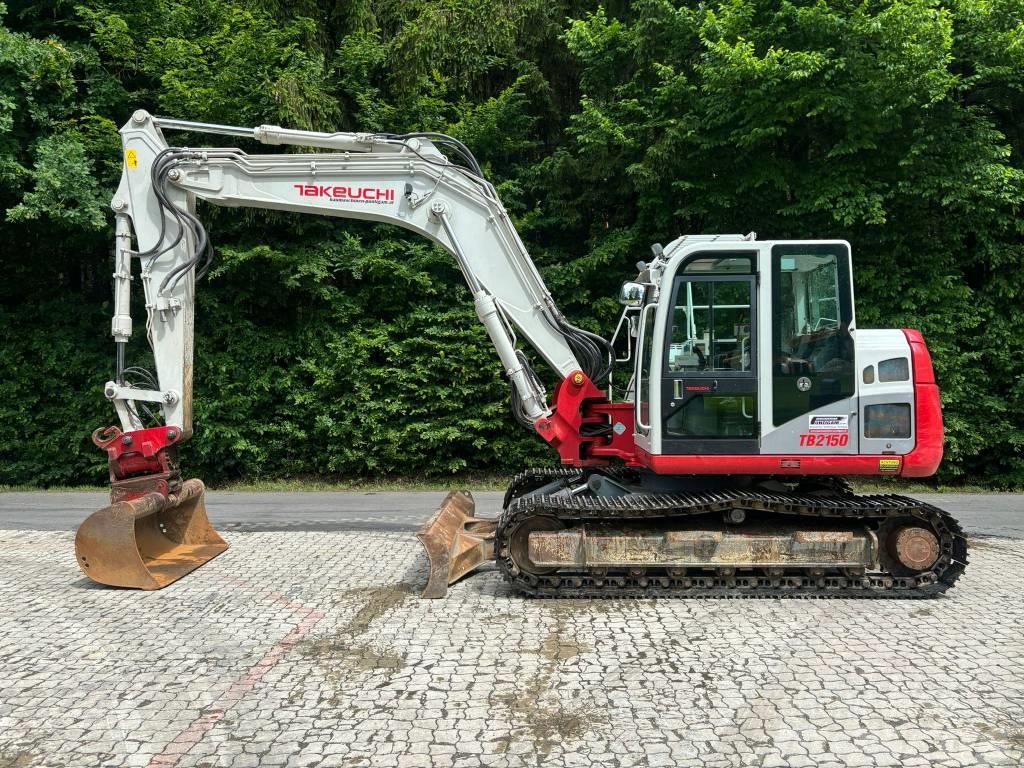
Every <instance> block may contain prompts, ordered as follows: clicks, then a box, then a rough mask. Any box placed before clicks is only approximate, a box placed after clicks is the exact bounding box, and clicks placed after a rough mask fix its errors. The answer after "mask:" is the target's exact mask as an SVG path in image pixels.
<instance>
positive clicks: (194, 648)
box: [0, 530, 1024, 768]
mask: <svg viewBox="0 0 1024 768" xmlns="http://www.w3.org/2000/svg"><path fill="white" fill-rule="evenodd" d="M229 538H230V540H231V544H232V548H231V549H230V550H229V551H228V552H227V553H225V554H224V555H222V556H221V557H219V558H218V559H216V560H214V561H213V562H212V563H210V564H208V565H206V566H204V567H203V568H201V569H199V570H198V571H196V572H195V573H194V574H192V575H191V576H189V577H188V578H186V579H184V580H182V581H181V582H178V583H177V584H175V585H173V586H171V587H169V588H167V589H165V590H163V591H160V592H148V593H147V592H134V591H121V590H112V589H105V588H101V587H97V586H95V585H93V584H92V583H91V582H89V581H87V580H85V579H83V578H82V577H81V576H80V574H79V573H78V569H77V568H76V566H75V562H74V555H73V549H72V538H71V535H70V534H67V533H62V532H40V531H24V530H22V531H5V532H0V766H2V768H11V766H17V767H18V768H25V767H27V766H37V765H40V766H42V765H46V766H140V767H144V766H150V767H152V768H156V767H157V766H161V767H163V768H170V766H181V767H182V768H185V767H186V766H193V767H196V766H238V767H241V766H371V765H372V766H376V765H380V766H433V765H436V766H474V767H475V766H480V765H489V766H535V765H543V766H582V765H609V766H709V767H710V766H722V767H723V768H724V767H725V766H794V767H796V768H799V766H812V765H813V766H955V767H958V766H974V765H1012V766H1017V765H1021V764H1022V763H1024V635H1022V630H1024V601H1022V599H1021V594H1022V592H1024V541H1019V540H1016V541H1015V540H1010V539H974V540H973V544H974V549H973V556H972V563H971V566H970V567H969V568H968V571H967V574H966V575H965V577H964V578H963V579H962V580H961V582H960V585H959V586H958V587H957V588H956V589H955V590H954V591H952V592H951V593H950V594H949V595H948V596H947V597H945V598H942V599H939V600H933V601H926V602H921V601H907V602H899V601H879V602H871V601H859V600H849V601H795V600H794V601H761V600H730V601H725V600H721V601H696V600H675V601H629V602H589V601H586V602H571V601H547V602H545V601H528V600H523V599H520V598H518V597H516V596H514V595H512V594H510V593H509V591H508V590H507V589H506V587H505V585H504V584H503V583H502V582H501V581H500V579H499V578H498V576H497V574H496V572H494V571H493V570H492V571H489V572H485V573H482V574H479V575H477V576H474V577H472V578H470V579H468V580H466V581H463V582H462V583H460V584H458V585H457V586H455V587H454V588H453V589H452V591H451V593H450V596H449V598H448V599H447V600H444V601H424V600H419V599H417V598H416V590H417V589H418V588H419V587H421V586H422V584H423V582H424V580H425V570H426V568H425V566H426V563H425V560H424V558H423V557H422V555H421V554H420V551H419V548H418V545H417V544H416V542H415V541H414V540H413V539H412V537H411V536H410V535H408V534H404V533H344V532H305V533H302V532H294V533H234V534H230V535H229Z"/></svg>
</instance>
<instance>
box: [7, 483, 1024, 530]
mask: <svg viewBox="0 0 1024 768" xmlns="http://www.w3.org/2000/svg"><path fill="white" fill-rule="evenodd" d="M444 496H445V494H444V493H443V492H440V491H415V492H411V491H410V492H380V493H372V492H358V491H334V492H284V491H282V492H266V493H241V492H234V491H210V492H208V493H207V502H206V508H207V513H208V514H209V516H210V519H211V520H212V522H213V524H214V526H215V527H216V528H218V529H219V530H225V531H231V530H235V531H360V530H369V531H415V530H417V529H418V528H419V527H420V525H422V524H423V523H424V522H425V521H426V520H427V519H428V518H429V517H430V515H431V514H433V512H434V510H435V509H437V507H438V505H439V504H440V503H441V501H442V500H443V499H444ZM473 496H474V498H475V499H476V501H477V514H479V515H482V516H494V515H496V514H497V513H498V512H499V511H500V509H501V500H502V496H503V494H502V493H501V492H500V491H482V492H479V493H475V494H473ZM916 498H919V499H920V500H921V501H925V502H928V503H930V504H935V505H936V506H938V507H942V508H943V509H946V510H948V511H949V512H951V513H952V514H953V515H954V516H955V517H956V518H957V519H958V520H960V522H961V523H962V524H963V526H964V528H965V529H966V530H967V532H968V533H970V534H974V535H982V536H1008V537H1012V538H1024V494H1009V493H998V494H997V493H964V494H960V493H942V494H918V495H917V496H916ZM106 503H107V496H106V494H104V493H94V492H88V491H68V492H57V491H44V492H28V493H23V492H7V493H0V530H11V529H16V530H47V531H64V530H72V529H74V528H75V527H77V526H78V524H79V523H80V522H81V521H82V520H84V519H85V518H86V517H88V516H89V515H90V514H91V513H92V512H94V511H95V510H97V509H99V508H100V507H101V506H103V505H104V504H106Z"/></svg>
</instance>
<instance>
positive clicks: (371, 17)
mask: <svg viewBox="0 0 1024 768" xmlns="http://www.w3.org/2000/svg"><path fill="white" fill-rule="evenodd" d="M0 16H2V18H3V20H4V24H3V26H2V27H0V236H2V243H3V245H2V251H0V253H2V256H0V260H2V265H3V275H4V279H3V280H2V281H0V344H2V349H3V361H4V363H3V365H2V366H0V390H2V391H3V392H4V396H3V398H0V483H39V484H61V483H73V482H98V481H100V480H101V479H102V477H103V471H104V461H103V457H102V455H101V454H100V453H99V452H98V451H96V450H95V449H94V448H93V447H92V446H91V444H90V443H89V441H88V435H87V432H88V430H89V428H90V427H91V426H99V425H101V424H105V423H107V422H109V421H110V420H111V419H112V413H110V412H109V408H108V405H107V403H106V402H105V401H104V400H103V398H102V395H101V385H102V382H103V381H104V380H105V378H106V377H107V376H108V375H109V374H108V371H109V369H110V368H111V365H112V344H111V343H110V340H109V336H108V331H109V314H110V275H109V273H110V264H111V262H110V243H111V241H112V224H111V219H110V216H109V215H108V209H107V204H108V201H109V195H110V194H111V192H112V191H113V189H114V188H115V186H116V183H117V177H118V174H119V172H120V168H119V165H120V150H119V146H120V144H119V139H118V136H117V126H118V125H120V124H121V123H123V122H124V121H125V120H126V119H127V117H128V116H129V115H130V114H131V112H132V111H133V110H134V109H137V108H140V107H141V108H145V109H148V110H150V111H152V112H154V113H157V114H173V115H175V116H177V117H182V118H186V119H194V120H203V121H209V122H224V123H231V124H239V125H256V124H260V123H275V124H281V125H288V126H291V127H296V128H304V129H314V130H328V129H347V130H387V131H396V132H397V131H407V130H441V131H446V132H450V133H453V134H454V135H456V136H458V137H459V138H461V139H462V140H463V141H465V142H466V143H467V144H469V145H470V146H471V147H472V148H473V150H474V152H475V153H476V154H477V156H478V157H479V158H480V160H481V161H482V163H483V165H484V169H485V171H486V172H487V174H488V175H489V176H490V177H491V178H492V180H493V181H494V182H495V184H496V185H497V186H498V188H499V191H500V192H501V194H502V197H503V199H504V201H505V203H506V205H507V207H508V208H509V209H510V211H511V212H512V213H513V216H514V217H515V219H516V222H517V226H518V227H519V229H520V231H521V233H522V234H523V237H524V239H525V241H526V243H527V245H528V247H529V248H530V250H531V252H532V254H533V255H534V258H535V260H536V261H537V263H538V264H539V266H540V267H541V269H542V271H543V272H544V274H545V277H546V279H547V280H548V283H549V285H550V287H551V289H552V291H553V293H554V294H555V297H556V299H557V300H558V301H559V303H560V304H561V305H562V306H563V308H564V310H565V311H566V313H567V314H568V315H569V316H570V317H571V318H572V319H573V320H574V321H576V322H578V323H579V324H580V325H583V326H584V327H587V328H589V329H591V330H594V331H599V332H602V333H604V334H606V335H607V334H608V333H609V332H610V331H611V328H612V324H613V322H614V319H615V314H616V306H615V304H614V302H613V301H612V300H611V297H612V296H613V293H614V289H615V287H616V286H617V284H618V282H619V281H620V280H622V279H624V278H626V277H628V276H629V275H630V274H631V270H632V265H633V263H634V262H635V261H636V260H637V259H639V258H643V257H644V254H645V253H646V252H647V248H648V246H649V244H650V243H651V242H654V241H662V242H667V241H668V240H671V239H672V238H674V237H675V236H676V235H678V234H682V233H688V232H689V233H699V232H747V231H750V230H755V231H757V232H758V234H759V236H761V237H763V238H774V237H778V238H782V237H806V238H818V237H821V238H825V237H828V238H833V237H842V238H847V239H849V240H850V241H851V242H852V243H853V246H854V269H855V284H856V289H857V307H858V314H859V317H858V325H859V326H860V327H872V326H875V327H878V326H881V327H916V328H919V329H921V330H922V331H923V332H924V334H925V336H926V338H927V339H928V342H929V346H930V348H931V350H932V353H933V357H934V360H935V366H936V371H937V375H938V378H939V382H940V385H941V387H942V390H943V404H944V408H945V419H946V426H947V451H946V460H945V461H944V463H943V466H942V468H941V475H942V476H943V477H944V478H945V479H947V480H948V479H955V478H966V479H971V480H975V479H983V480H985V481H986V482H988V483H990V484H992V485H995V486H1000V487H1011V486H1012V487H1019V486H1020V485H1022V484H1024V450H1022V449H1024V417H1022V416H1021V414H1022V413H1024V322H1022V316H1021V312H1020V310H1019V309H1018V307H1019V304H1020V302H1021V299H1022V298H1024V269H1022V266H1024V238H1022V224H1021V220H1020V216H1019V209H1020V205H1021V202H1022V197H1024V127H1022V125H1024V124H1022V121H1021V119H1020V116H1021V115H1022V114H1024V6H1022V5H1021V4H1020V2H1019V0H944V1H942V2H937V1H935V0H886V1H884V2H883V1H881V0H858V2H848V1H846V0H838V1H837V0H828V1H826V0H713V2H702V3H697V2H679V1H678V0H677V1H675V2H672V1H670V0H641V1H640V2H636V3H632V4H619V3H610V4H606V5H603V6H602V5H598V4H596V3H590V2H565V1H563V2H554V3H552V2H540V1H539V0H431V1H430V2H412V1H411V0H384V1H383V2H368V0H355V1H354V2H348V3H337V4H318V3H313V2H310V0H300V1H299V2H294V3H284V2H280V0H264V1H258V0H251V1H248V2H246V1H243V0H189V1H188V2H186V1H185V0H135V1H134V2H131V3H129V2H125V1H124V0H94V2H90V3H89V4H87V5H74V4H71V3H66V2H63V1H62V0H42V1H41V2H12V3H10V4H9V5H8V6H6V7H4V6H2V5H0ZM191 138H192V139H194V141H192V142H191V143H193V144H198V143H200V141H199V140H198V139H199V137H191ZM203 216H204V219H205V220H206V221H207V222H208V225H209V229H210V233H211V235H212V237H213V240H214V242H215V244H216V245H217V246H218V256H217V260H216V262H215V268H214V270H213V271H212V273H211V274H210V276H209V277H208V278H207V281H206V282H204V283H202V284H201V285H200V292H199V305H198V319H197V324H198V327H197V355H196V370H195V384H196V402H195V411H196V426H197V431H196V435H195V438H194V439H193V441H192V443H191V444H190V446H189V448H188V450H187V456H186V462H187V464H188V468H189V470H190V471H195V472H197V473H199V474H201V475H202V476H204V477H206V478H208V479H211V480H222V479H229V478H238V477H243V476H244V477H252V476H263V477H279V476H295V475H318V476H375V475H383V474H394V473H400V474H446V473H451V472H457V471H461V470H495V471H512V470H514V469H517V468H519V467H521V466H522V465H523V464H524V463H526V462H527V461H534V462H536V461H543V460H544V459H545V458H546V457H548V453H549V452H548V450H547V449H546V448H545V446H543V445H541V444H540V443H539V441H538V440H537V439H536V438H534V437H532V436H531V435H529V434H528V433H526V432H523V431H522V430H521V429H519V428H518V427H516V426H514V425H513V423H512V421H511V419H510V418H509V417H508V415H507V396H508V393H507V386H506V384H505V383H504V382H503V380H502V379H501V377H500V371H499V368H500V366H499V365H498V363H497V361H496V359H495V358H494V355H493V352H492V351H491V349H490V348H489V345H488V344H487V343H486V339H485V336H484V334H483V332H482V330H481V329H480V328H479V327H478V323H477V322H476V320H475V317H474V314H473V310H472V306H471V302H470V301H469V297H468V295H467V292H466V291H465V289H464V288H463V287H462V286H461V284H460V280H459V276H458V273H457V270H456V269H455V267H454V265H453V264H452V263H451V260H450V258H449V257H448V256H446V255H445V254H443V253H441V252H440V251H439V250H438V249H436V248H434V247H431V246H429V245H428V244H426V243H425V242H421V241H418V240H417V239H416V238H415V237H414V236H411V235H408V234H406V233H403V232H400V231H397V230H395V229H392V228H388V227H384V226H379V225H369V224H363V223H358V222H339V221H336V220H326V219H319V218H300V217H293V216H286V215H283V214H279V213H273V212H260V211H226V210H212V209H204V210H203ZM133 344H135V342H133ZM132 352H133V355H134V357H135V358H136V359H139V360H142V359H144V356H145V350H144V348H143V346H142V344H141V341H140V342H139V343H138V345H137V346H133V349H132Z"/></svg>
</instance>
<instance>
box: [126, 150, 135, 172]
mask: <svg viewBox="0 0 1024 768" xmlns="http://www.w3.org/2000/svg"><path fill="white" fill-rule="evenodd" d="M124 164H125V165H127V166H128V167H129V168H138V167H139V153H138V152H136V151H135V150H134V149H126V150H125V151H124Z"/></svg>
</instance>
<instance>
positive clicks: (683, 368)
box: [660, 251, 760, 454]
mask: <svg viewBox="0 0 1024 768" xmlns="http://www.w3.org/2000/svg"><path fill="white" fill-rule="evenodd" d="M756 264H757V253H756V251H750V252H729V253H723V252H721V251H717V252H707V253H699V254H696V255H695V256H693V257H691V258H690V259H688V260H687V262H686V263H685V264H684V265H683V266H682V268H681V269H680V272H679V273H678V276H677V277H676V279H675V284H674V286H673V291H672V302H671V304H670V308H669V312H670V314H669V316H668V321H667V323H666V334H665V338H664V349H663V354H662V360H661V368H662V371H661V373H662V375H661V391H660V397H661V420H662V421H661V435H662V440H661V447H662V453H664V454H756V453H758V452H759V445H760V440H759V434H760V426H759V421H758V415H757V401H758V389H757V387H758V383H757V355H758V349H757V285H758V280H757V271H756Z"/></svg>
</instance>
